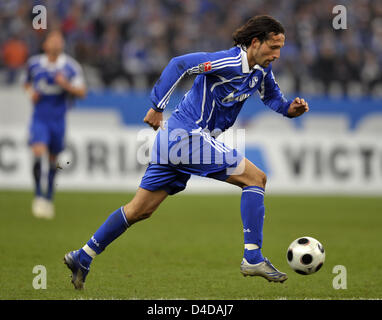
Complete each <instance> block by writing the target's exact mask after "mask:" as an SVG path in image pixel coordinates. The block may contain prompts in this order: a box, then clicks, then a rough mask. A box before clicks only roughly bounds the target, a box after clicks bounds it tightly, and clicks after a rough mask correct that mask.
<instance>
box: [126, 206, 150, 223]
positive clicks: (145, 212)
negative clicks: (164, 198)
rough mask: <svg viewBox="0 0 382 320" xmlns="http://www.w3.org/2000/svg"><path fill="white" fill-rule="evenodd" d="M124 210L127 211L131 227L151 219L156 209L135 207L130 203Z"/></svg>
mask: <svg viewBox="0 0 382 320" xmlns="http://www.w3.org/2000/svg"><path fill="white" fill-rule="evenodd" d="M123 209H124V211H125V215H126V219H127V221H128V222H129V224H130V225H131V224H133V223H135V222H138V221H140V220H145V219H148V218H150V217H151V215H152V214H153V212H154V211H155V209H156V208H154V207H150V206H147V207H142V206H135V205H134V204H131V203H128V204H126V205H125V206H124V207H123Z"/></svg>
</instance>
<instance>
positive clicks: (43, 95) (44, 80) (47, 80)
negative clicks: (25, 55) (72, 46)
mask: <svg viewBox="0 0 382 320" xmlns="http://www.w3.org/2000/svg"><path fill="white" fill-rule="evenodd" d="M57 73H61V74H62V75H63V76H64V77H65V78H66V79H67V80H68V81H69V82H70V84H71V85H72V86H76V87H82V86H83V85H84V78H83V72H82V69H81V67H80V65H79V64H78V63H77V62H76V61H75V60H74V59H73V58H71V57H70V56H68V55H66V54H64V53H62V54H60V55H59V56H58V58H57V60H56V61H55V62H54V63H52V62H49V61H48V57H47V56H46V55H45V54H41V55H36V56H33V57H31V58H30V59H29V60H28V65H27V75H26V82H27V83H29V84H31V85H32V86H33V88H34V89H35V90H36V91H37V92H38V93H39V94H40V99H39V100H38V102H37V103H36V104H35V106H34V110H33V118H34V119H36V118H38V119H40V120H44V119H46V120H56V121H57V120H64V117H65V112H66V110H67V108H68V106H69V104H70V101H71V97H70V96H69V94H68V93H67V92H66V91H65V90H63V89H62V88H61V87H60V86H59V85H58V84H56V83H55V80H54V79H55V77H56V75H57Z"/></svg>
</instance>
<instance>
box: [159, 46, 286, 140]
mask: <svg viewBox="0 0 382 320" xmlns="http://www.w3.org/2000/svg"><path fill="white" fill-rule="evenodd" d="M192 74H196V75H197V76H196V78H195V81H194V84H193V86H192V88H191V90H190V91H188V92H187V93H186V95H185V96H184V97H183V99H182V101H181V102H180V103H179V104H178V106H177V108H176V109H175V111H174V112H173V114H172V116H171V118H170V119H169V122H171V126H172V127H174V126H176V127H179V128H185V129H188V130H193V129H197V128H202V129H208V130H209V131H210V132H213V131H214V130H220V131H221V132H223V131H225V130H226V129H228V128H229V127H231V126H232V125H233V124H234V122H235V120H236V118H237V116H238V114H239V112H240V110H241V108H242V106H243V104H244V102H245V101H246V100H247V99H248V98H249V97H250V96H251V95H253V94H254V93H255V92H259V94H260V98H261V100H262V101H263V102H264V104H265V105H267V106H268V107H269V108H271V109H272V110H274V111H276V112H278V113H281V114H283V115H284V116H287V112H288V109H289V106H290V103H291V101H288V100H287V99H286V98H285V97H284V96H283V94H282V92H281V91H280V88H279V86H278V84H277V83H276V81H275V78H274V75H273V72H272V65H271V64H270V65H269V66H268V67H267V68H263V67H261V66H259V65H255V66H254V67H253V68H252V69H250V68H249V65H248V60H247V53H246V51H245V50H243V48H241V47H240V46H236V47H233V48H231V49H229V50H225V51H219V52H213V53H206V52H200V53H191V54H186V55H183V56H179V57H176V58H173V59H172V60H171V61H170V62H169V64H168V65H167V67H166V68H165V69H164V70H163V72H162V74H161V77H160V78H159V80H158V81H157V83H156V84H155V86H154V88H153V90H152V92H151V100H152V103H153V106H152V107H153V109H155V110H157V111H163V110H164V109H165V107H166V105H167V104H168V102H169V99H170V96H171V94H172V93H173V91H174V89H175V87H176V85H177V84H178V83H179V81H180V80H181V79H182V78H183V77H184V76H186V75H192Z"/></svg>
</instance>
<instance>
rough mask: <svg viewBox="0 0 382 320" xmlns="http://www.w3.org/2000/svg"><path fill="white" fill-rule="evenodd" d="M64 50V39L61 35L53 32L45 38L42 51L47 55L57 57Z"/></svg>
mask: <svg viewBox="0 0 382 320" xmlns="http://www.w3.org/2000/svg"><path fill="white" fill-rule="evenodd" d="M63 49H64V38H63V37H62V35H61V33H59V32H53V33H51V34H50V35H48V37H47V38H46V40H45V42H44V51H45V52H46V53H47V54H51V55H59V54H60V53H61V52H62V50H63Z"/></svg>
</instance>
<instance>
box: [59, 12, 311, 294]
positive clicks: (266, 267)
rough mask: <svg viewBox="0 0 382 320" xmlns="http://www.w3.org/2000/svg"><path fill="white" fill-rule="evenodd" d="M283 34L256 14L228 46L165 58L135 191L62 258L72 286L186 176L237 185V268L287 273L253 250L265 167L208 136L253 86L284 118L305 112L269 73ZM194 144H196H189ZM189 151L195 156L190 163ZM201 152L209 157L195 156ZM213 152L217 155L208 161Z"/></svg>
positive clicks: (230, 118)
mask: <svg viewBox="0 0 382 320" xmlns="http://www.w3.org/2000/svg"><path fill="white" fill-rule="evenodd" d="M284 34H285V31H284V28H283V26H282V25H281V24H280V23H279V22H278V21H277V20H275V19H273V18H272V17H269V16H256V17H254V18H251V19H250V20H249V21H248V22H247V23H246V24H245V25H243V26H242V27H241V28H239V29H237V30H236V31H235V33H234V34H233V40H234V45H235V46H234V47H232V48H231V49H228V50H225V51H219V52H213V53H206V52H199V53H192V54H187V55H184V56H179V57H176V58H173V59H172V60H171V61H170V63H169V64H168V65H167V67H166V68H165V69H164V71H163V72H162V75H161V77H160V79H159V80H158V81H157V83H156V84H155V86H154V88H153V90H152V92H151V100H152V107H151V108H150V110H149V111H148V112H147V114H146V117H145V119H144V122H146V123H147V124H149V125H150V126H151V127H153V128H154V129H155V130H157V129H158V128H159V127H161V130H159V132H158V134H157V137H156V141H155V143H154V148H153V153H152V154H153V158H152V161H151V162H150V164H149V166H148V168H147V170H146V172H145V174H144V176H143V178H142V181H141V184H140V187H139V189H138V191H137V193H136V194H135V196H134V198H133V199H132V200H131V201H130V202H129V203H128V204H126V205H125V206H122V207H120V208H118V209H117V210H116V211H115V212H113V213H112V214H111V215H110V216H109V218H108V219H107V220H106V222H105V223H104V224H103V225H102V226H101V227H100V228H99V229H98V230H97V231H96V233H95V234H94V235H93V236H92V237H91V239H90V240H89V241H88V242H87V243H86V244H85V245H84V246H83V247H82V248H81V249H80V250H77V251H72V252H69V253H67V254H66V255H65V257H64V262H65V263H66V264H67V266H68V267H69V268H70V269H71V271H72V283H73V284H74V286H75V288H76V289H81V288H83V284H84V281H85V278H86V276H87V274H88V272H89V268H90V263H91V261H92V259H93V258H94V257H95V256H96V255H98V254H100V253H101V252H102V251H103V250H104V249H105V248H106V246H107V245H109V244H110V243H111V242H112V241H113V240H115V239H116V238H117V237H119V236H120V235H121V234H122V233H123V232H124V231H125V230H126V229H127V228H128V227H130V226H131V225H132V224H134V223H135V222H138V221H140V220H142V219H145V218H148V217H150V215H151V214H152V213H153V212H154V211H155V210H156V209H157V208H158V206H159V205H160V204H161V203H162V201H163V200H164V199H166V197H167V196H168V195H173V194H175V193H178V192H180V191H182V190H184V189H185V187H186V184H187V181H188V179H189V178H190V176H191V174H196V175H199V176H204V177H209V178H213V179H216V180H220V181H225V182H227V183H230V184H233V185H236V186H238V187H240V188H241V189H242V197H241V207H240V210H241V218H242V222H243V231H244V257H243V260H242V263H241V266H240V271H241V273H242V274H243V275H245V276H247V275H249V276H261V277H264V278H266V279H267V280H268V281H274V282H284V281H285V280H286V279H287V275H286V274H285V273H283V272H280V271H279V270H277V269H276V268H275V267H274V266H273V265H272V264H271V262H270V261H269V260H268V259H267V258H265V257H263V255H262V252H261V248H262V242H263V222H264V212H265V208H264V192H265V185H266V175H265V173H264V172H262V171H261V170H260V169H259V168H257V167H256V166H255V165H254V164H253V163H252V162H250V161H249V160H248V159H246V158H245V157H244V156H242V155H240V154H239V153H238V152H237V151H236V150H235V149H232V148H230V147H228V146H226V145H224V144H223V143H221V142H219V141H217V140H216V135H215V134H214V132H217V133H221V132H223V131H225V130H226V129H228V128H229V127H231V126H232V125H233V124H234V122H235V120H236V117H237V115H238V114H239V112H240V110H241V108H242V106H243V104H244V102H245V101H246V99H247V98H249V97H250V96H251V95H253V94H254V93H256V92H259V93H260V97H261V100H262V101H263V103H264V104H265V105H267V106H268V107H269V108H270V109H272V110H274V111H276V112H278V113H280V114H282V115H283V116H285V117H289V118H293V117H297V116H300V115H302V114H303V113H305V112H307V111H308V110H309V107H308V103H307V102H305V100H304V99H300V98H298V97H297V98H295V99H294V100H293V101H291V100H287V99H285V98H284V96H283V94H282V93H281V91H280V88H279V86H278V85H277V83H276V81H275V78H274V76H273V73H272V62H273V61H275V60H276V59H278V58H279V57H280V50H281V48H282V47H283V46H284V42H285V35H284ZM190 74H196V75H197V77H196V79H195V81H194V84H193V87H192V88H191V90H190V91H189V92H187V94H186V95H185V96H184V97H183V99H182V101H181V102H180V103H179V104H178V106H177V108H176V109H175V111H174V112H173V113H172V115H171V117H170V118H169V119H168V121H167V123H166V124H165V125H163V123H162V121H163V116H162V112H163V110H164V109H165V107H166V105H167V103H168V101H169V99H170V95H171V93H172V92H173V91H174V89H175V87H176V85H177V84H178V83H179V81H180V80H181V79H182V78H183V77H184V76H186V75H190ZM179 129H181V130H179ZM174 132H182V134H181V135H178V136H176V139H175V140H173V139H171V138H169V137H171V135H172V134H174ZM175 135H176V134H175ZM190 141H191V144H189V142H190ZM194 142H195V143H196V142H197V143H196V144H195V145H194ZM178 146H181V147H180V148H177V147H178ZM182 146H186V148H185V149H184V148H183V150H186V155H187V156H186V157H184V158H182V161H180V162H176V161H172V160H174V159H172V158H171V156H169V155H171V151H172V150H174V149H176V150H180V149H182ZM190 146H192V148H189V147H190ZM173 148H174V149H173ZM208 149H213V151H214V152H212V153H210V154H205V153H204V150H208ZM162 151H163V152H162ZM195 155H196V160H197V161H194V159H195V157H194V156H195ZM208 155H210V156H211V158H210V159H208V160H210V161H203V160H205V159H201V157H208ZM218 156H221V157H220V159H219V161H216V160H217V157H218ZM229 159H231V160H232V159H236V161H228V160H229ZM175 160H178V159H175ZM190 160H191V161H190ZM228 169H231V170H228ZM196 206H197V204H196ZM197 210H202V208H197ZM206 214H208V212H206Z"/></svg>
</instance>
